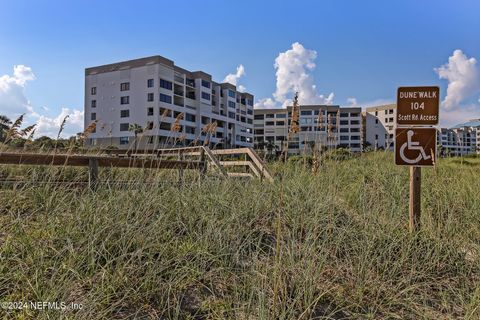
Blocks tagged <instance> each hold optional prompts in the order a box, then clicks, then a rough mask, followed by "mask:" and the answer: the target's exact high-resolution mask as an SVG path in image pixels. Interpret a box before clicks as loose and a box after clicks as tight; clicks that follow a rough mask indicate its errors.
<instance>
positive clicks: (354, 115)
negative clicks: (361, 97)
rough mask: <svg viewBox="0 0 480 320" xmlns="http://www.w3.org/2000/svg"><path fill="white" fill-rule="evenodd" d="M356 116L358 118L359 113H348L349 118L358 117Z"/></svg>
mask: <svg viewBox="0 0 480 320" xmlns="http://www.w3.org/2000/svg"><path fill="white" fill-rule="evenodd" d="M358 116H360V114H359V113H352V112H351V113H350V117H358Z"/></svg>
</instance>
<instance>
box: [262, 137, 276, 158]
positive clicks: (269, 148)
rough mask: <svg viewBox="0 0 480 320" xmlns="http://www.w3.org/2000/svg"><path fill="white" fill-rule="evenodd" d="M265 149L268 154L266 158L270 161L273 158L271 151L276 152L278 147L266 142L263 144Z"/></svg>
mask: <svg viewBox="0 0 480 320" xmlns="http://www.w3.org/2000/svg"><path fill="white" fill-rule="evenodd" d="M265 148H266V149H267V152H268V156H269V158H270V159H272V158H273V151H274V150H275V152H276V151H278V146H277V145H276V144H275V143H274V142H273V141H271V140H268V141H267V142H266V143H265Z"/></svg>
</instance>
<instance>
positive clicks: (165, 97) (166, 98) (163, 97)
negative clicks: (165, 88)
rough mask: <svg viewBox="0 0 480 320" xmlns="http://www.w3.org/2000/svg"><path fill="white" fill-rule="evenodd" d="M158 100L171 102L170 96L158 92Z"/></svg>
mask: <svg viewBox="0 0 480 320" xmlns="http://www.w3.org/2000/svg"><path fill="white" fill-rule="evenodd" d="M160 101H161V102H165V103H170V104H171V103H172V96H169V95H166V94H163V93H160Z"/></svg>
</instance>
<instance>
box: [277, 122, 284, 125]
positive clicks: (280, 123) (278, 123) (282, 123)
mask: <svg viewBox="0 0 480 320" xmlns="http://www.w3.org/2000/svg"><path fill="white" fill-rule="evenodd" d="M284 125H285V121H277V126H284Z"/></svg>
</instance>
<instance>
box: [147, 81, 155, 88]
mask: <svg viewBox="0 0 480 320" xmlns="http://www.w3.org/2000/svg"><path fill="white" fill-rule="evenodd" d="M153 86H154V82H153V79H148V80H147V87H148V88H153Z"/></svg>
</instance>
